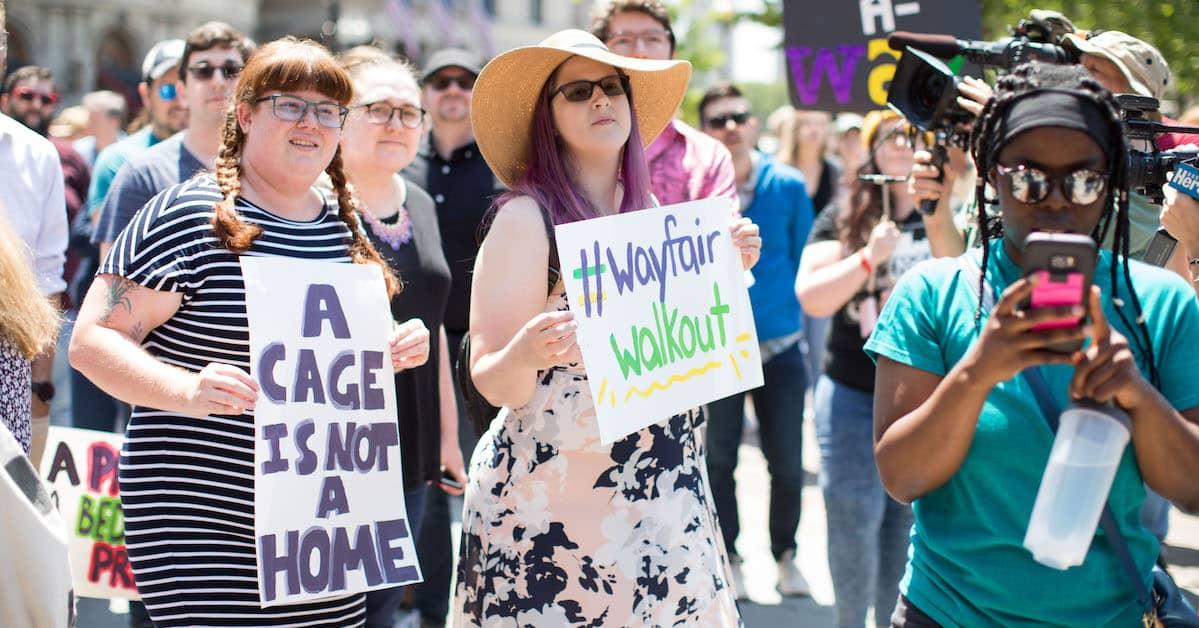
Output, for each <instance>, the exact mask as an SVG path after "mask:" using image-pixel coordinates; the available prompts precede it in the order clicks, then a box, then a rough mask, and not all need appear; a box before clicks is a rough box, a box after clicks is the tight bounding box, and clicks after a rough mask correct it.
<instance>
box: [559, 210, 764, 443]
mask: <svg viewBox="0 0 1199 628" xmlns="http://www.w3.org/2000/svg"><path fill="white" fill-rule="evenodd" d="M729 215H730V212H729V200H728V199H727V198H712V199H705V200H701V201H693V202H690V203H680V204H678V205H669V206H666V207H659V208H654V209H647V210H643V211H638V212H632V213H627V214H620V215H617V216H605V217H603V218H596V219H593V220H586V221H583V222H576V223H571V224H566V225H561V226H559V227H557V228H556V230H555V233H556V237H557V242H558V258H559V260H560V263H561V267H562V277H563V281H564V282H565V283H566V293H567V296H568V298H569V299H570V307H571V309H572V310H573V311H574V312H575V320H576V321H578V325H579V327H578V339H579V347H580V349H582V352H583V362H584V363H585V364H586V365H587V377H588V379H589V384H590V386H591V394H592V396H593V397H594V399H595V408H596V416H597V418H598V422H599V432H600V439H601V440H602V441H603V442H604V443H610V442H613V441H615V440H617V439H619V438H622V437H624V436H627V435H628V434H631V433H633V432H635V431H637V430H639V429H641V428H643V427H646V426H647V425H651V424H653V423H656V422H658V421H661V420H663V419H667V418H669V417H671V416H673V415H675V414H678V413H680V412H685V411H686V410H688V409H690V408H694V407H696V406H698V405H700V404H703V403H707V402H709V401H713V400H716V399H722V398H724V397H727V396H729V395H732V394H734V393H738V392H742V391H745V390H749V389H751V388H757V387H758V386H761V385H762V359H761V355H760V354H759V353H758V338H757V333H756V331H755V330H754V321H753V312H752V310H751V309H750V305H749V292H748V291H747V289H746V286H745V271H744V270H742V267H741V255H740V253H739V252H738V251H737V248H736V247H735V246H734V245H733V242H732V238H731V237H730V236H729Z"/></svg>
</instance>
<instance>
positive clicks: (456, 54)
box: [420, 48, 483, 83]
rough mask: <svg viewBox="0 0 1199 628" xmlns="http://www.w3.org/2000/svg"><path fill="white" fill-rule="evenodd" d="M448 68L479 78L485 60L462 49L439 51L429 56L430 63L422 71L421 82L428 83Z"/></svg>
mask: <svg viewBox="0 0 1199 628" xmlns="http://www.w3.org/2000/svg"><path fill="white" fill-rule="evenodd" d="M446 68H462V69H463V70H466V71H467V72H470V73H471V74H474V75H475V76H476V77H477V76H479V72H481V71H482V69H483V60H482V59H480V58H479V57H478V56H477V55H476V54H475V53H473V52H471V51H469V50H463V49H461V48H446V49H445V50H438V51H437V52H435V53H433V54H432V55H430V56H429V61H428V63H426V64H425V67H424V69H423V70H421V73H420V82H421V83H424V82H425V81H428V80H429V79H430V78H432V77H433V75H434V74H437V73H438V72H440V71H442V70H444V69H446Z"/></svg>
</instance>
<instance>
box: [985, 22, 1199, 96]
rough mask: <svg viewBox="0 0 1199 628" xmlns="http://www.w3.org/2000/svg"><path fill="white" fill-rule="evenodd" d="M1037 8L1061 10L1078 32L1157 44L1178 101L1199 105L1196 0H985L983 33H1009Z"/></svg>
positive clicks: (1198, 38) (992, 36)
mask: <svg viewBox="0 0 1199 628" xmlns="http://www.w3.org/2000/svg"><path fill="white" fill-rule="evenodd" d="M1032 9H1052V10H1055V11H1061V12H1062V14H1063V15H1065V16H1066V17H1069V18H1070V20H1071V21H1073V22H1074V26H1075V27H1077V28H1080V29H1084V30H1096V29H1103V30H1118V31H1123V32H1125V33H1128V34H1129V35H1132V36H1133V37H1137V38H1139V39H1143V40H1145V41H1147V42H1149V43H1151V44H1153V45H1154V46H1156V47H1157V49H1158V50H1160V51H1161V53H1162V55H1163V56H1165V57H1166V61H1167V62H1168V63H1169V64H1170V70H1171V71H1172V72H1173V73H1174V77H1175V82H1174V88H1175V90H1176V92H1175V93H1174V94H1173V95H1172V96H1173V98H1174V99H1176V100H1177V101H1178V102H1179V103H1180V104H1182V105H1183V106H1185V105H1187V104H1194V103H1195V102H1199V54H1195V50H1196V48H1195V46H1196V43H1197V42H1199V2H1197V1H1196V0H1120V1H1119V2H1116V1H1114V0H983V1H982V13H983V34H984V35H985V36H986V37H988V38H995V37H1002V36H1004V35H1006V34H1007V31H1006V27H1007V25H1009V24H1015V23H1016V22H1017V21H1018V20H1020V18H1022V17H1026V16H1027V15H1028V12H1029V11H1031V10H1032ZM1167 97H1168V98H1169V97H1170V95H1168V96H1167Z"/></svg>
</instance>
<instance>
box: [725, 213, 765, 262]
mask: <svg viewBox="0 0 1199 628" xmlns="http://www.w3.org/2000/svg"><path fill="white" fill-rule="evenodd" d="M758 234H759V229H758V225H755V224H754V222H753V221H752V220H750V219H749V218H734V219H733V222H732V223H730V224H729V235H731V236H732V238H733V246H735V247H737V250H738V251H740V252H741V267H742V268H744V269H745V270H749V269H751V268H753V267H754V264H757V263H758V258H760V257H762V237H761V236H760V235H758Z"/></svg>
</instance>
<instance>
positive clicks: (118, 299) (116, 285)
mask: <svg viewBox="0 0 1199 628" xmlns="http://www.w3.org/2000/svg"><path fill="white" fill-rule="evenodd" d="M137 288H138V285H137V283H135V282H133V281H130V280H128V279H126V278H124V277H117V276H113V278H112V283H110V284H108V304H107V305H106V306H105V308H104V315H103V316H101V317H100V322H102V323H108V322H110V319H111V317H112V315H113V313H114V312H116V310H117V308H118V307H123V308H125V311H126V312H129V314H133V302H132V301H130V300H129V293H130V292H132V291H133V290H135V289H137Z"/></svg>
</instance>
